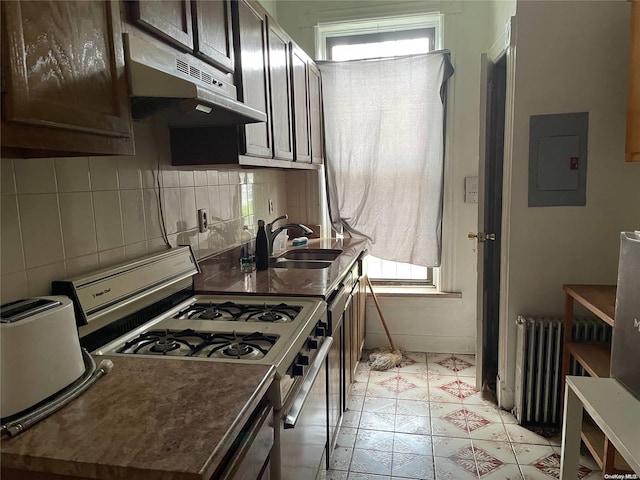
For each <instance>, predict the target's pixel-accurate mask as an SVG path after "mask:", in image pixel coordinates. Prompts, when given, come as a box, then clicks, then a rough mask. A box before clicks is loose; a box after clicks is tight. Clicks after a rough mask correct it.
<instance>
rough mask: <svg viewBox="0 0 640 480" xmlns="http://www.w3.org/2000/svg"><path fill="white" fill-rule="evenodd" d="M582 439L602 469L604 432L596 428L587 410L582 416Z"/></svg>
mask: <svg viewBox="0 0 640 480" xmlns="http://www.w3.org/2000/svg"><path fill="white" fill-rule="evenodd" d="M580 436H581V437H582V441H583V442H584V444H585V445H586V446H587V449H588V450H589V452H591V456H592V457H593V459H594V460H595V462H596V463H597V464H598V467H600V470H602V466H603V465H604V441H605V437H604V433H602V430H600V429H599V428H598V426H597V425H596V424H595V422H594V421H593V420H592V419H591V417H590V416H589V414H588V413H587V412H584V414H583V417H582V433H581V434H580Z"/></svg>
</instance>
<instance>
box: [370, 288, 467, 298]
mask: <svg viewBox="0 0 640 480" xmlns="http://www.w3.org/2000/svg"><path fill="white" fill-rule="evenodd" d="M373 290H374V291H375V292H376V295H377V296H378V297H429V298H462V292H439V291H438V290H437V289H436V287H434V286H428V287H427V286H424V287H421V286H413V285H398V286H395V285H374V286H373ZM367 296H371V292H370V291H369V289H367Z"/></svg>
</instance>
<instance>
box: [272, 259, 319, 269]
mask: <svg viewBox="0 0 640 480" xmlns="http://www.w3.org/2000/svg"><path fill="white" fill-rule="evenodd" d="M269 266H270V267H271V268H298V269H317V268H327V267H330V266H331V262H319V261H304V260H278V259H276V260H275V261H272V262H271V263H270V264H269Z"/></svg>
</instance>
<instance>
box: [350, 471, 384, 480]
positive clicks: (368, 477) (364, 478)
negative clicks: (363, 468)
mask: <svg viewBox="0 0 640 480" xmlns="http://www.w3.org/2000/svg"><path fill="white" fill-rule="evenodd" d="M390 478H391V477H389V476H387V475H373V474H371V473H357V472H351V473H350V474H349V478H348V480H389V479H390Z"/></svg>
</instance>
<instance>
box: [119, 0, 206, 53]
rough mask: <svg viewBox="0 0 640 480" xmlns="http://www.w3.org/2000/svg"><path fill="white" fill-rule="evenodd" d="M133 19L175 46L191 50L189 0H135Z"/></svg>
mask: <svg viewBox="0 0 640 480" xmlns="http://www.w3.org/2000/svg"><path fill="white" fill-rule="evenodd" d="M131 13H132V15H133V21H134V22H135V23H137V24H138V25H140V26H141V27H143V28H145V29H147V30H149V31H150V32H152V33H154V34H156V35H158V36H159V37H161V38H163V39H165V40H167V41H168V42H170V43H172V44H173V45H175V46H176V47H178V48H180V49H182V50H184V51H190V50H193V26H192V19H191V2H190V0H163V1H161V2H159V1H157V0H135V1H133V2H132V4H131Z"/></svg>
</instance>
